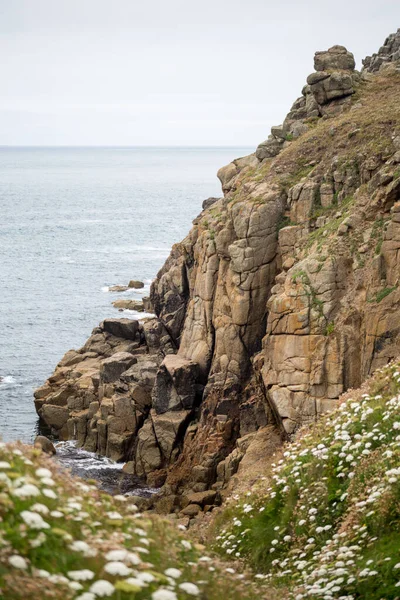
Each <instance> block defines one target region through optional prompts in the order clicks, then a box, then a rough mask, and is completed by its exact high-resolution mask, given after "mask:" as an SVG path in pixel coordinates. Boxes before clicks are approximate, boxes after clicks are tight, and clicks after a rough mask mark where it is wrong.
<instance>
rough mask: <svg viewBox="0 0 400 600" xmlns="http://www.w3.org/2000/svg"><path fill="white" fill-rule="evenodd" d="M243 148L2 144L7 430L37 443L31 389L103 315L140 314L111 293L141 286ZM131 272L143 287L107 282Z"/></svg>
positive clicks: (1, 409)
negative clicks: (119, 307)
mask: <svg viewBox="0 0 400 600" xmlns="http://www.w3.org/2000/svg"><path fill="white" fill-rule="evenodd" d="M250 152H252V149H251V148H243V147H237V148H232V147H229V148H227V147H201V148H193V147H191V148H189V147H185V148H177V147H173V148H172V147H171V148H154V147H140V148H139V147H136V148H135V147H131V148H127V147H121V148H118V147H90V148H84V147H76V148H72V147H71V148H67V147H59V148H58V147H52V148H45V147H0V437H1V439H2V440H3V441H14V440H21V441H23V442H26V443H32V441H33V439H34V437H35V436H36V435H37V433H38V431H39V425H38V419H37V415H36V412H35V409H34V404H33V391H34V390H35V389H36V388H37V387H38V386H40V385H42V384H43V383H44V382H45V380H46V379H47V377H49V375H51V374H52V372H53V370H54V368H55V366H56V364H57V363H58V361H59V360H60V359H61V358H62V356H63V355H64V354H65V352H66V351H67V350H69V349H71V348H79V347H80V346H82V345H83V343H84V342H85V340H86V339H87V338H88V336H89V335H90V333H91V331H92V329H93V328H94V327H95V326H96V325H97V324H98V323H99V322H100V321H102V320H103V319H104V318H109V317H129V318H138V317H139V316H140V315H139V314H138V313H134V312H132V311H124V312H122V313H121V312H118V311H117V310H116V309H115V308H114V307H113V306H112V304H111V303H112V301H113V300H116V299H118V298H137V299H140V298H141V297H142V296H146V295H148V293H149V289H150V283H151V281H152V279H154V277H155V276H156V274H157V272H158V270H159V269H160V268H161V266H162V265H163V263H164V261H165V259H166V258H167V256H168V254H169V251H170V248H171V246H172V244H174V243H176V242H178V241H180V240H181V239H183V238H184V237H185V235H186V234H187V233H188V231H189V229H190V227H191V223H192V221H193V219H194V218H195V217H196V216H197V215H198V214H199V213H200V211H201V205H202V201H203V200H204V199H206V198H208V197H211V196H214V197H220V196H221V195H222V193H221V187H220V183H219V181H218V179H217V177H216V172H217V170H218V169H219V168H220V167H221V166H223V165H225V164H228V163H229V162H231V161H232V160H233V159H234V158H238V157H240V156H245V155H246V154H249V153H250ZM131 279H137V280H140V281H143V282H144V283H145V287H144V288H143V289H141V290H129V291H127V292H123V293H117V292H110V291H109V287H110V286H113V285H124V284H127V283H128V282H129V281H130V280H131ZM60 450H61V452H63V453H64V455H65V461H66V462H68V461H70V462H71V463H73V462H74V461H75V460H79V461H82V460H85V456H84V455H82V454H79V456H75V455H74V453H73V452H72V448H71V445H68V444H67V445H63V446H62V447H60ZM92 458H93V457H92ZM86 459H87V460H89V462H90V460H91V457H90V456H89V455H88V456H87V457H86ZM103 467H104V463H103V464H102V468H103ZM78 471H79V469H78Z"/></svg>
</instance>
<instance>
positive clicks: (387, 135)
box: [270, 72, 400, 177]
mask: <svg viewBox="0 0 400 600" xmlns="http://www.w3.org/2000/svg"><path fill="white" fill-rule="evenodd" d="M352 106H353V108H352V109H351V110H347V111H345V112H344V113H343V114H341V115H338V116H335V117H332V118H329V119H318V120H317V121H316V122H313V127H312V128H311V129H310V130H309V131H308V132H306V133H305V134H303V135H302V136H300V138H298V139H297V140H295V141H293V142H292V144H291V145H290V146H289V147H288V148H286V149H285V150H283V151H282V152H281V154H280V155H279V156H278V158H277V159H276V160H275V161H274V163H273V167H272V168H271V170H270V172H271V175H272V176H276V174H280V173H283V174H284V177H290V175H289V174H290V173H295V172H296V171H298V170H299V169H300V170H301V168H303V167H304V166H305V165H307V163H309V162H313V164H315V165H317V168H318V170H320V171H321V172H323V171H324V170H326V167H327V166H328V165H329V164H330V163H331V161H332V160H333V158H336V157H339V159H342V160H344V161H346V160H352V159H354V158H356V157H358V156H359V155H360V154H361V155H363V154H365V156H366V157H368V156H374V155H382V156H385V155H390V154H392V153H393V151H394V148H393V142H392V135H393V132H395V133H397V134H400V74H399V73H398V72H387V73H383V74H379V75H376V76H374V77H373V79H372V80H371V81H369V82H361V83H360V84H359V85H358V87H357V91H356V94H355V95H354V96H353V98H352ZM279 177H281V175H279Z"/></svg>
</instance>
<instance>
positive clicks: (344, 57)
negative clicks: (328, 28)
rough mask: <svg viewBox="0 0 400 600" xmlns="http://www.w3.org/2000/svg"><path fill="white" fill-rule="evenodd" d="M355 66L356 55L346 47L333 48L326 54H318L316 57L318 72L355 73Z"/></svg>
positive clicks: (315, 64) (315, 66)
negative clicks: (338, 71) (337, 71)
mask: <svg viewBox="0 0 400 600" xmlns="http://www.w3.org/2000/svg"><path fill="white" fill-rule="evenodd" d="M355 66H356V62H355V60H354V55H353V54H352V53H351V52H349V51H348V50H347V49H346V48H345V47H344V46H332V48H329V50H326V51H324V52H316V53H315V56H314V69H315V70H316V71H327V70H335V71H336V70H340V71H342V70H343V71H354V69H355Z"/></svg>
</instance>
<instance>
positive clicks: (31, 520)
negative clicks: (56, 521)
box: [21, 510, 50, 529]
mask: <svg viewBox="0 0 400 600" xmlns="http://www.w3.org/2000/svg"><path fill="white" fill-rule="evenodd" d="M21 517H22V519H23V521H25V523H26V524H27V525H28V527H30V528H31V529H49V528H50V525H49V524H48V523H46V521H44V520H43V518H42V516H41V515H39V514H38V513H36V512H31V511H30V510H23V511H22V512H21Z"/></svg>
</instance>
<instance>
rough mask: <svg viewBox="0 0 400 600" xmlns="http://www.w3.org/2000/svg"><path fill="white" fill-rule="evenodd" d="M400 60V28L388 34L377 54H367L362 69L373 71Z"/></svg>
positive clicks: (368, 71)
mask: <svg viewBox="0 0 400 600" xmlns="http://www.w3.org/2000/svg"><path fill="white" fill-rule="evenodd" d="M399 61H400V29H398V30H397V32H396V33H392V34H391V35H389V36H388V37H387V38H386V40H385V41H384V44H383V46H382V47H381V48H380V49H379V52H378V53H377V54H373V55H372V56H367V57H366V58H365V59H364V60H363V61H362V63H363V71H365V72H367V73H374V72H376V71H379V70H380V69H381V68H382V67H383V66H384V65H387V64H390V63H396V62H399Z"/></svg>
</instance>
